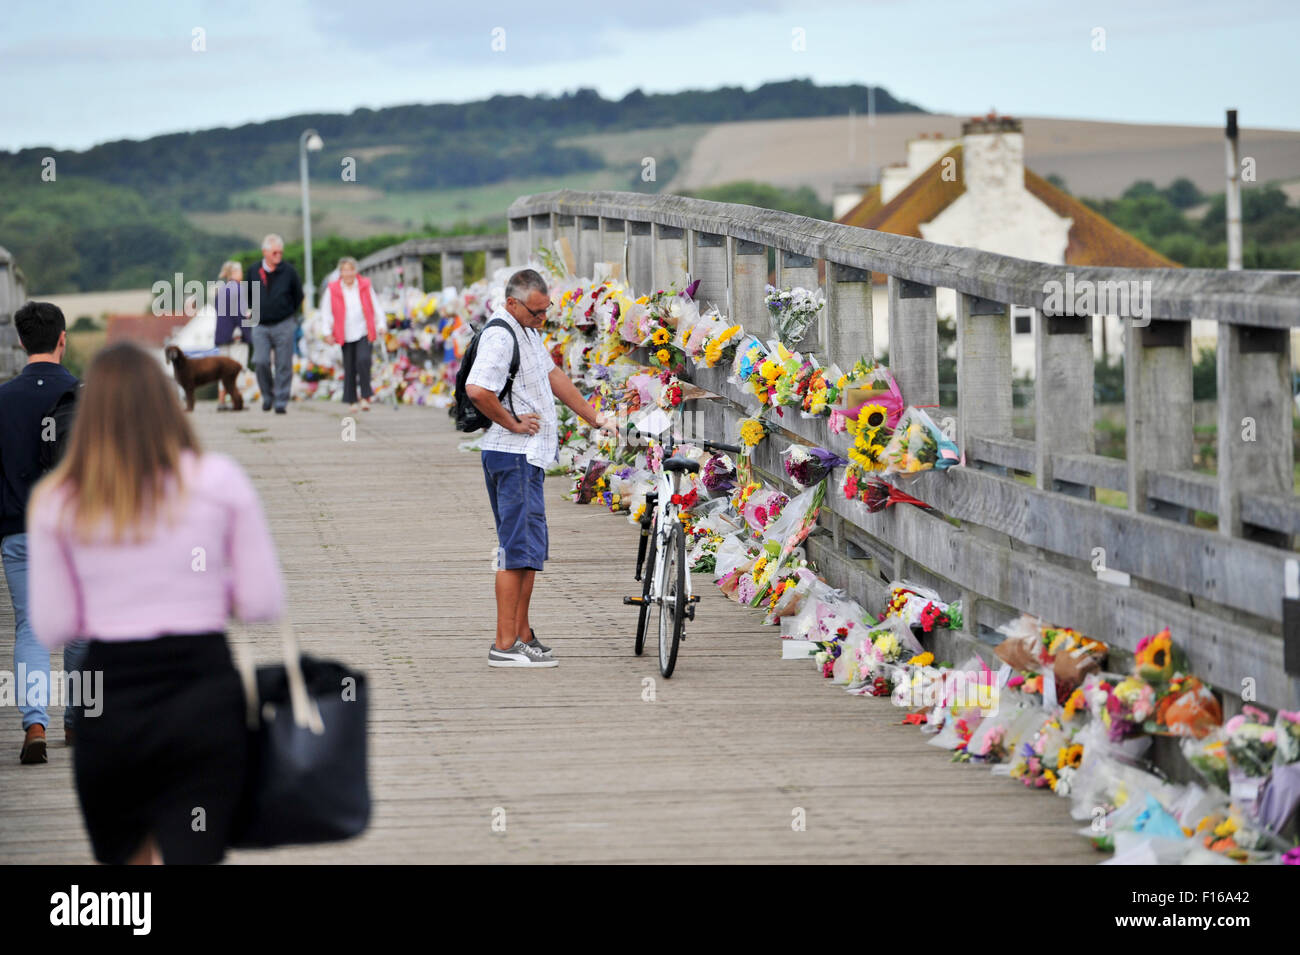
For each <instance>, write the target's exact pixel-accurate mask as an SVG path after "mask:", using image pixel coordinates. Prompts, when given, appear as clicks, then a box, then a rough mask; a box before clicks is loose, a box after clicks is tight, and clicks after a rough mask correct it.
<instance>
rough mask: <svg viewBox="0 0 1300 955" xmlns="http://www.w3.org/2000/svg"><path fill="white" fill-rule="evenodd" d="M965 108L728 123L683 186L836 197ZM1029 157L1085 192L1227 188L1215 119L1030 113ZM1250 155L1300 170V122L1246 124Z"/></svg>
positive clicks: (697, 156)
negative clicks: (781, 189) (1147, 183)
mask: <svg viewBox="0 0 1300 955" xmlns="http://www.w3.org/2000/svg"><path fill="white" fill-rule="evenodd" d="M964 118H965V117H961V116H944V115H937V114H917V113H900V114H893V115H889V116H877V117H875V122H874V125H871V126H869V125H868V124H867V120H866V117H863V116H857V117H854V118H853V119H850V118H849V117H847V116H833V117H820V118H816V119H784V120H759V121H755V122H746V123H721V124H719V125H717V126H714V127H713V128H712V129H710V130H709V131H708V132H707V133H706V134H705V135H704V136H702V137H701V138H700V140H699V142H698V144H697V145H696V147H695V149H694V152H693V153H692V155H691V158H690V161H689V162H688V163H687V165H686V166H685V168H683V169H682V171H681V173H680V174H679V176H678V178H677V179H676V180H674V182H673V186H674V188H681V189H694V188H701V187H704V186H711V185H717V184H718V183H723V182H732V181H735V180H738V179H754V180H757V181H759V182H768V183H772V184H773V185H778V186H792V187H793V186H802V185H808V186H812V187H813V188H814V189H815V190H816V191H817V194H818V195H819V196H821V197H822V198H823V199H828V198H830V194H831V187H832V184H833V183H837V182H861V181H863V180H864V179H866V178H867V177H868V170H869V168H870V166H872V165H874V166H880V165H885V164H889V163H893V162H901V161H902V160H903V159H904V157H905V156H906V155H907V140H908V139H912V138H914V137H917V136H919V135H921V134H922V133H927V134H934V133H941V134H943V135H944V136H945V137H953V138H955V137H957V136H958V135H960V133H961V124H962V120H963V119H964ZM1024 127H1025V163H1026V165H1028V166H1029V167H1030V168H1031V169H1033V170H1034V172H1036V173H1038V174H1039V175H1041V176H1047V175H1050V174H1051V173H1056V174H1057V175H1060V176H1061V177H1062V178H1064V179H1065V182H1066V185H1067V186H1068V187H1069V189H1070V191H1071V192H1072V193H1074V194H1075V195H1081V196H1088V197H1091V198H1099V199H1104V198H1113V197H1117V196H1119V195H1120V194H1121V193H1123V191H1124V190H1125V189H1127V188H1128V187H1129V186H1130V185H1132V184H1133V183H1134V182H1135V181H1136V180H1138V179H1150V180H1151V181H1153V182H1154V183H1155V184H1156V185H1158V186H1165V185H1168V184H1169V183H1170V182H1171V181H1173V180H1174V179H1177V178H1178V177H1179V176H1186V177H1187V178H1188V179H1191V180H1192V182H1194V183H1196V185H1197V186H1198V187H1199V188H1200V189H1201V190H1203V191H1205V192H1222V191H1223V178H1224V173H1223V130H1222V127H1220V126H1218V125H1214V126H1150V125H1137V124H1133V123H1102V122H1089V121H1086V120H1070V119H1050V118H1042V117H1033V116H1030V117H1025V119H1024ZM1241 150H1242V155H1243V156H1251V157H1253V158H1254V159H1255V161H1256V164H1257V169H1258V175H1259V181H1260V182H1272V181H1278V180H1288V179H1294V178H1295V177H1296V176H1297V175H1300V131H1287V130H1261V129H1250V128H1244V127H1243V129H1242V131H1241Z"/></svg>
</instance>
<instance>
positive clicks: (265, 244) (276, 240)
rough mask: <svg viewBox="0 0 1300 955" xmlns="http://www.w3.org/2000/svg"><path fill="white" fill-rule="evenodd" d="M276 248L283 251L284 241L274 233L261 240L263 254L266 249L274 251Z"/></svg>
mask: <svg viewBox="0 0 1300 955" xmlns="http://www.w3.org/2000/svg"><path fill="white" fill-rule="evenodd" d="M276 246H279V247H280V248H282V249H283V248H284V239H282V238H280V237H279V236H278V235H276V234H275V233H274V232H272V233H271V234H270V235H268V236H267V237H266V238H265V239H263V240H262V251H263V252H265V251H266V250H267V249H274V248H275V247H276Z"/></svg>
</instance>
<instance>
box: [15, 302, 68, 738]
mask: <svg viewBox="0 0 1300 955" xmlns="http://www.w3.org/2000/svg"><path fill="white" fill-rule="evenodd" d="M14 326H15V328H16V329H17V331H18V340H19V341H20V342H22V346H23V348H24V349H25V350H26V352H27V365H26V367H24V368H23V370H22V371H21V372H20V373H19V374H18V375H17V377H15V378H13V379H12V380H10V381H7V382H5V383H4V384H3V385H0V472H2V473H0V556H3V559H4V570H5V581H6V582H7V583H8V585H9V598H10V600H12V601H13V606H14V674H15V684H14V692H15V694H16V696H17V700H16V702H17V703H18V711H19V713H20V714H21V715H22V720H23V730H24V731H25V737H24V739H23V746H22V751H21V752H20V754H19V759H20V760H21V761H22V762H24V763H43V762H45V761H46V752H45V749H46V743H45V730H46V727H47V726H48V725H49V715H48V714H47V712H46V707H47V706H48V705H49V704H50V702H51V699H50V693H51V690H52V689H53V687H52V685H51V682H50V652H49V650H47V649H46V648H45V647H44V646H42V645H41V644H40V642H38V641H37V639H36V635H35V633H33V632H32V625H31V622H30V621H29V620H28V617H27V516H26V515H27V498H28V497H29V496H30V494H31V491H32V485H33V484H35V483H36V482H37V481H38V480H39V479H40V478H41V476H42V466H41V442H42V441H52V440H56V438H57V435H55V434H53V433H52V431H53V430H54V428H53V423H54V417H53V412H52V409H53V408H54V406H55V404H56V402H58V400H59V398H60V397H62V396H63V394H64V393H65V392H67V391H70V390H72V389H74V388H76V387H77V385H78V382H77V379H76V377H75V376H73V375H72V374H71V373H70V372H69V371H68V370H67V369H65V368H64V367H63V365H62V364H61V362H62V361H63V352H64V350H65V349H66V348H67V344H68V333H67V330H66V322H65V320H64V318H63V312H61V311H60V310H59V309H58V307H57V306H55V305H51V304H49V303H48V302H28V303H27V304H26V305H24V306H23V307H22V308H20V309H19V310H18V312H17V313H16V314H15V315H14ZM68 599H69V600H73V599H75V595H73V594H69V595H68ZM85 651H86V644H85V643H83V642H77V643H72V644H68V646H67V647H66V648H65V649H64V651H63V668H64V670H65V672H67V673H69V674H72V673H75V672H76V671H77V669H78V668H79V667H80V665H81V660H82V658H83V657H84V656H85ZM60 682H61V683H62V681H60ZM74 716H75V710H74V709H73V708H72V707H67V708H65V710H64V717H63V719H64V724H63V725H64V731H65V734H66V740H67V742H68V744H69V745H71V743H72V739H73V728H72V726H73V718H74Z"/></svg>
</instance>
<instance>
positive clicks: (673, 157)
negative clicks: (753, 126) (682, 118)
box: [559, 123, 714, 189]
mask: <svg viewBox="0 0 1300 955" xmlns="http://www.w3.org/2000/svg"><path fill="white" fill-rule="evenodd" d="M713 128H714V126H713V124H711V123H683V124H682V125H680V126H666V127H663V128H661V129H634V130H629V131H628V132H623V133H600V134H592V135H589V136H574V137H571V138H569V139H562V140H560V141H559V142H560V145H562V146H577V147H579V148H582V149H590V150H591V151H592V152H594V153H596V154H597V155H599V156H601V157H602V158H604V160H605V162H606V163H608V164H609V165H610V167H611V168H612V170H613V171H614V172H615V174H616V175H619V176H621V177H622V178H623V179H624V181H625V182H626V181H632V180H635V179H637V178H639V177H640V176H641V170H642V168H643V166H642V160H644V159H645V158H646V157H647V156H649V157H651V158H653V159H654V161H655V166H656V167H657V168H656V174H657V175H658V176H659V181H660V183H661V185H663V187H664V188H666V189H671V188H673V187H674V182H673V181H666V179H665V175H666V173H665V172H663V171H661V170H666V167H668V166H669V164H670V161H675V162H676V164H677V165H678V167H679V168H680V167H681V166H684V165H686V163H687V162H688V161H689V160H690V158H691V154H692V153H693V152H694V151H695V146H696V144H697V143H698V142H699V141H700V140H701V139H702V138H703V137H704V136H705V134H707V133H708V132H709V131H710V130H711V129H713ZM617 188H624V189H625V188H627V186H626V185H621V186H619V187H617Z"/></svg>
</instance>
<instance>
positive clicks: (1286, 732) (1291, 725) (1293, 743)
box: [1273, 710, 1300, 766]
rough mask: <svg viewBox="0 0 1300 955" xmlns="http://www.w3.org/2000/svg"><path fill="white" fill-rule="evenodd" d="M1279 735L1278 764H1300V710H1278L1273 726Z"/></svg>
mask: <svg viewBox="0 0 1300 955" xmlns="http://www.w3.org/2000/svg"><path fill="white" fill-rule="evenodd" d="M1273 729H1274V731H1275V732H1276V734H1277V763H1278V765H1279V766H1283V765H1286V764H1287V763H1295V762H1300V710H1293V711H1289V710H1278V711H1277V722H1276V723H1274V724H1273Z"/></svg>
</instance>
